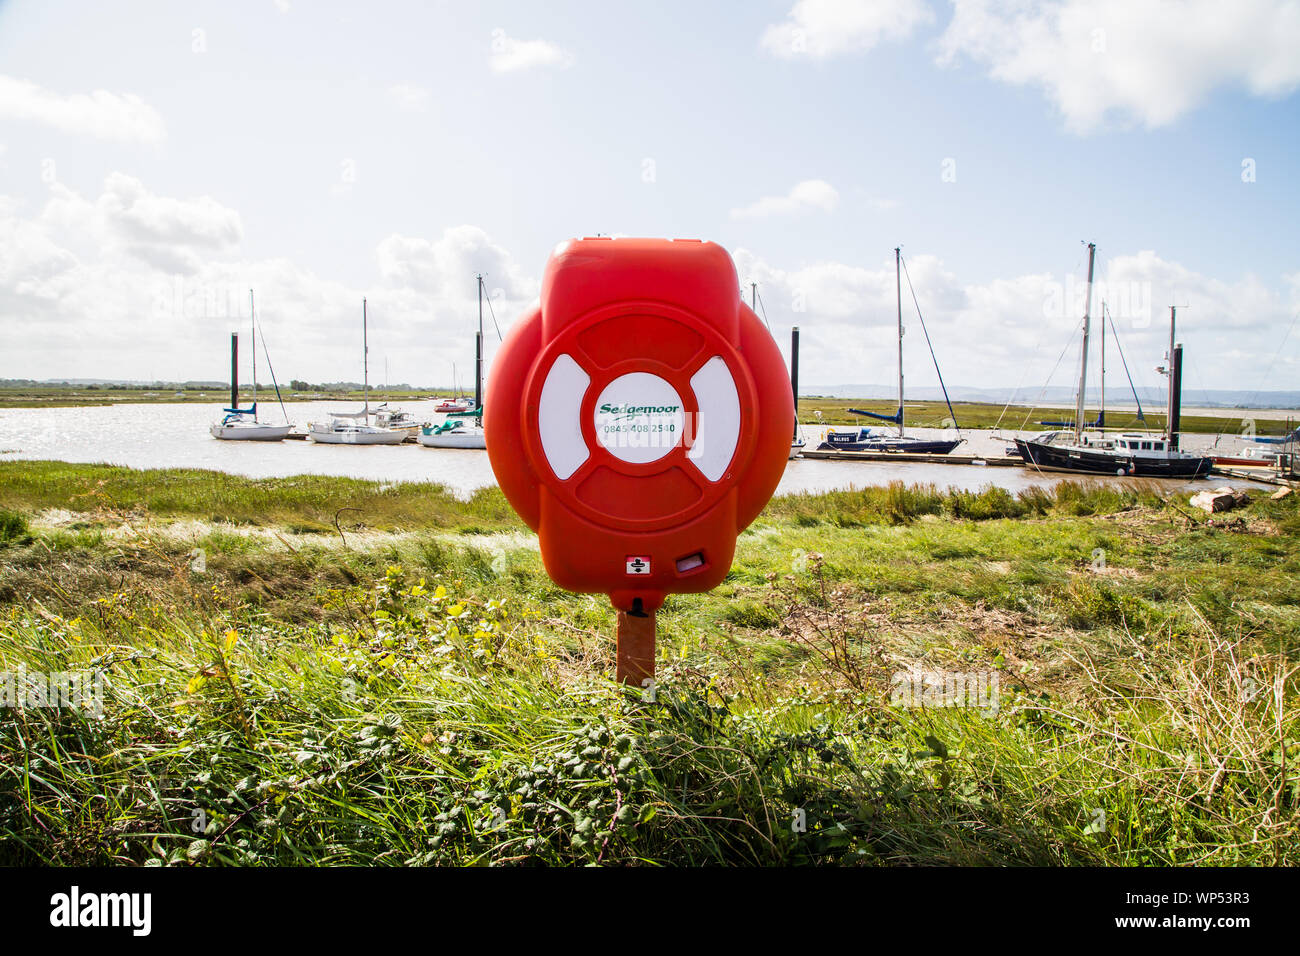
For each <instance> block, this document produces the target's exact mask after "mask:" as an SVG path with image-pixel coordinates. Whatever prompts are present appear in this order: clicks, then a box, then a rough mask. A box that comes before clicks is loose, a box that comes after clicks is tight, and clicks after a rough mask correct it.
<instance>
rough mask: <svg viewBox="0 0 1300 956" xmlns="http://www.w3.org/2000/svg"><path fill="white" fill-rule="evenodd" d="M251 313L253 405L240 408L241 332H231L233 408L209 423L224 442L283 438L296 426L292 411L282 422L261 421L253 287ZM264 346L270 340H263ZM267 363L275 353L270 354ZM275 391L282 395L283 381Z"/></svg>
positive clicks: (231, 397) (272, 376)
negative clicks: (293, 421)
mask: <svg viewBox="0 0 1300 956" xmlns="http://www.w3.org/2000/svg"><path fill="white" fill-rule="evenodd" d="M248 312H249V323H250V326H251V329H250V334H251V336H252V342H253V356H252V358H253V404H252V405H251V406H249V407H248V408H240V407H239V334H238V333H237V332H231V333H230V407H229V408H223V409H222V412H223V416H222V417H221V418H220V419H218V420H217V421H215V422H213V423H212V424H211V425H210V426H208V433H209V434H210V435H211V436H212V437H213V438H219V439H221V440H222V441H281V440H282V439H283V438H284V437H285V436H286V435H288V434H289V432H290V431H291V430H292V429H293V425H292V424H290V422H289V416H288V413H287V412H285V420H284V422H282V423H279V424H272V423H271V422H264V421H259V420H258V417H257V311H256V308H255V307H254V302H253V290H252V289H249V290H248ZM262 346H263V348H265V347H266V342H265V340H263V342H262ZM266 361H267V365H268V367H269V366H270V362H271V356H270V353H267V358H266ZM271 380H272V381H273V382H274V381H275V370H274V369H272V370H271ZM275 394H276V396H277V397H278V396H279V394H280V386H279V383H276V385H275ZM280 410H281V411H284V400H283V399H281V400H280Z"/></svg>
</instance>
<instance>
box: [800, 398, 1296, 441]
mask: <svg viewBox="0 0 1300 956" xmlns="http://www.w3.org/2000/svg"><path fill="white" fill-rule="evenodd" d="M850 408H861V409H865V410H867V411H869V412H876V413H878V414H882V415H892V414H894V412H895V411H897V410H898V401H897V400H896V399H857V398H825V397H822V396H816V395H814V396H802V397H800V399H799V421H800V422H803V423H804V424H807V425H843V424H847V423H854V424H861V425H873V424H874V425H877V426H878V425H880V424H881V423H880V422H873V420H871V419H867V418H863V417H861V416H857V415H854V414H853V413H851V412H850V411H849V409H850ZM1095 412H1096V410H1095V409H1092V410H1090V411H1089V418H1090V419H1091V418H1092V417H1093V415H1095ZM953 413H955V418H956V421H957V423H958V424H959V425H960V426H961V427H962V428H998V427H1001V428H1005V429H1022V428H1023V429H1029V430H1037V429H1039V428H1041V427H1043V426H1041V425H1039V422H1041V421H1068V420H1070V419H1071V418H1072V417H1073V411H1072V410H1071V409H1064V408H1053V407H1049V406H1034V407H1031V406H1027V405H1011V406H1007V407H1004V406H1002V405H996V404H987V403H984V402H953ZM1107 415H1108V419H1107V420H1108V422H1109V424H1108V426H1107V427H1108V428H1123V429H1129V430H1132V429H1135V428H1140V429H1147V430H1154V431H1159V430H1161V429H1163V428H1164V427H1165V415H1164V412H1162V411H1159V410H1153V409H1147V410H1146V421H1145V422H1139V421H1138V420H1137V416H1136V414H1135V413H1133V412H1121V411H1119V410H1117V409H1111V410H1110V411H1109V412H1108V413H1107ZM906 417H907V422H908V424H909V425H915V426H920V427H930V428H942V427H950V426H947V425H946V424H945V423H946V422H948V421H950V420H952V419H953V417H954V414H950V413H949V411H948V406H947V405H945V404H944V403H943V402H920V401H909V402H908V403H907V409H906ZM1247 419H1254V415H1253V413H1252V412H1251V410H1250V409H1232V408H1225V409H1223V410H1222V413H1221V414H1218V415H1183V416H1182V417H1181V418H1180V419H1179V430H1180V431H1183V432H1194V433H1200V434H1210V435H1218V434H1226V435H1233V434H1238V433H1240V432H1241V431H1242V429H1243V428H1244V427H1245V425H1244V423H1245V421H1246V420H1247ZM1254 420H1255V427H1256V433H1257V434H1260V435H1282V434H1285V433H1286V432H1287V431H1288V430H1289V429H1288V428H1287V427H1286V426H1287V423H1286V422H1285V421H1282V420H1278V419H1265V418H1260V419H1254ZM1292 427H1294V423H1292Z"/></svg>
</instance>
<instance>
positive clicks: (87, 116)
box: [0, 76, 167, 143]
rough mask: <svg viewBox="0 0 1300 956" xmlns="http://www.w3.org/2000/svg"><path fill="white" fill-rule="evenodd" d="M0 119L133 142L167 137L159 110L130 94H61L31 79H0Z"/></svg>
mask: <svg viewBox="0 0 1300 956" xmlns="http://www.w3.org/2000/svg"><path fill="white" fill-rule="evenodd" d="M0 119H9V120H24V121H28V122H33V123H42V124H44V125H46V126H50V127H53V128H54V129H57V130H60V131H62V132H65V133H74V134H78V135H84V136H93V137H95V138H96V139H104V140H116V141H119V142H132V143H160V142H162V141H163V140H164V139H166V138H167V130H166V126H165V124H164V123H163V119H162V117H161V116H160V115H158V111H157V110H155V109H154V108H153V107H152V106H150V105H149V104H147V103H145V102H144V100H142V99H140V97H138V96H136V95H134V94H132V93H110V92H108V91H107V90H95V91H94V92H92V93H70V94H66V95H65V94H61V93H55V92H53V91H51V90H46V89H43V88H42V87H40V86H37V85H36V84H35V83H32V82H31V81H30V80H20V79H16V78H14V77H11V76H0Z"/></svg>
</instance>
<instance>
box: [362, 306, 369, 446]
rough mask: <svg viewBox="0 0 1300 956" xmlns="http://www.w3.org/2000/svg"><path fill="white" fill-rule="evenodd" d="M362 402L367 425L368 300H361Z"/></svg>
mask: <svg viewBox="0 0 1300 956" xmlns="http://www.w3.org/2000/svg"><path fill="white" fill-rule="evenodd" d="M361 400H362V401H363V402H364V403H365V408H366V424H369V423H370V337H369V332H368V330H367V328H366V300H365V297H364V296H363V297H362V299H361Z"/></svg>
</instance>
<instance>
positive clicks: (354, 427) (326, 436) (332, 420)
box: [307, 299, 418, 445]
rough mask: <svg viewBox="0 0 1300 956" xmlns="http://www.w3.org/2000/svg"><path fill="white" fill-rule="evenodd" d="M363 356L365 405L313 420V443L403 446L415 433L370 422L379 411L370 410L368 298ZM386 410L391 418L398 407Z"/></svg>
mask: <svg viewBox="0 0 1300 956" xmlns="http://www.w3.org/2000/svg"><path fill="white" fill-rule="evenodd" d="M361 355H362V359H361V368H362V376H363V377H362V386H361V396H362V401H363V402H364V403H365V405H364V407H363V408H362V410H361V411H359V412H330V413H329V421H327V422H312V423H311V424H310V425H309V426H308V428H307V437H308V438H309V439H311V440H312V441H313V442H316V443H317V444H320V445H400V444H401V443H402V442H404V441H406V439H407V438H408V437H410V435H411V434H412V431H410V430H408V429H407V428H405V427H398V428H390V427H387V426H386V425H383V424H380V423H379V422H378V421H376V422H375V423H374V424H371V421H370V419H371V417H372V416H374V415H375V414H376V413H375V412H372V411H371V410H370V345H369V331H368V318H367V312H366V300H365V299H362V300H361ZM380 407H381V408H384V406H380ZM385 411H386V413H387V415H388V416H389V418H390V419H391V416H392V414H393V412H394V411H396V409H385ZM416 427H418V426H416Z"/></svg>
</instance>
